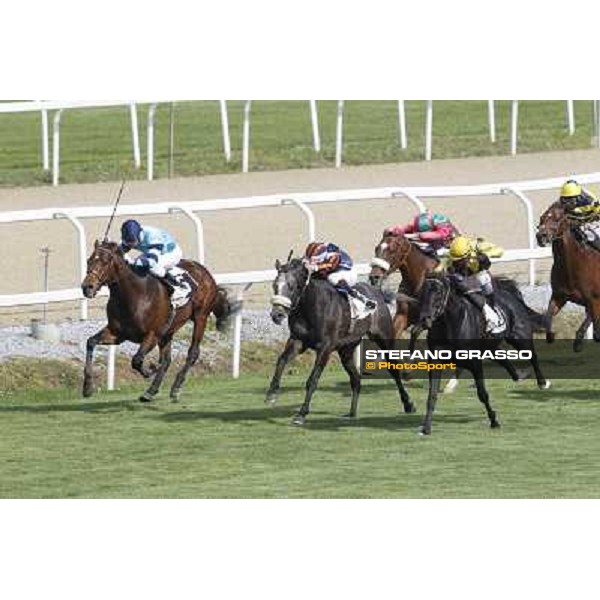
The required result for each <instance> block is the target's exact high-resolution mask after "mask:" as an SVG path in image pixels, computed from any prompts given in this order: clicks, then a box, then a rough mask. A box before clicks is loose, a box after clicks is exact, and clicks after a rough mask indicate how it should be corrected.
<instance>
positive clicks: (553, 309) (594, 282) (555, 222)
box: [536, 202, 600, 352]
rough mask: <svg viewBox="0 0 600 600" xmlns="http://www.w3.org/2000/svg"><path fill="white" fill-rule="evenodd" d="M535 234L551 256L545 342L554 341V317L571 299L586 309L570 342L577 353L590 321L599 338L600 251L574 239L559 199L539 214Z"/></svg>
mask: <svg viewBox="0 0 600 600" xmlns="http://www.w3.org/2000/svg"><path fill="white" fill-rule="evenodd" d="M536 237H537V242H538V245H540V246H546V245H548V244H552V256H553V258H554V261H553V263H552V270H551V272H550V285H551V287H552V296H551V297H550V301H549V303H548V308H547V310H546V318H547V320H548V333H547V334H546V339H547V340H548V342H552V341H553V340H554V333H553V332H552V331H551V324H552V319H553V317H555V316H556V315H557V314H558V313H559V312H560V311H561V309H562V307H563V306H564V305H565V304H566V303H567V302H573V303H574V304H578V305H580V306H583V307H584V308H585V310H586V315H585V318H584V320H583V322H582V324H581V325H580V326H579V328H578V329H577V332H576V333H575V340H574V341H573V350H574V351H575V352H580V351H581V350H582V349H583V338H584V336H585V332H586V330H587V328H588V327H589V325H590V324H591V323H593V324H594V339H595V340H596V341H600V321H599V317H600V254H599V253H598V251H597V250H594V249H593V248H590V247H589V246H586V245H584V244H582V243H581V242H579V241H578V240H577V238H576V237H575V235H574V234H573V232H572V230H571V224H570V223H569V220H568V218H567V215H566V213H565V210H564V208H563V207H562V206H561V204H560V202H555V203H554V204H552V205H550V207H549V208H548V209H547V210H546V211H545V212H544V213H543V214H542V215H541V217H540V222H539V224H538V228H537V234H536Z"/></svg>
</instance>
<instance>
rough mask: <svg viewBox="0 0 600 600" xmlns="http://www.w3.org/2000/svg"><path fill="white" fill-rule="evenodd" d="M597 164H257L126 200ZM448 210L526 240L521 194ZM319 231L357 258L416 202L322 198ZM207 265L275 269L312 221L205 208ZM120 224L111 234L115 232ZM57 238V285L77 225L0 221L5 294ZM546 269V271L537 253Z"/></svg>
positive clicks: (68, 277) (90, 227)
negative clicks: (269, 168) (260, 168)
mask: <svg viewBox="0 0 600 600" xmlns="http://www.w3.org/2000/svg"><path fill="white" fill-rule="evenodd" d="M599 166H600V151H598V150H573V151H568V152H551V153H543V154H524V155H520V156H516V157H482V158H469V159H450V160H436V161H432V162H429V163H425V162H421V163H401V164H393V165H390V164H388V165H373V166H361V167H346V168H342V169H339V170H336V169H311V170H294V171H278V172H256V173H247V174H234V175H215V176H207V177H193V178H181V179H173V180H159V181H155V182H141V181H140V182H130V183H128V185H127V187H126V189H125V192H124V195H123V199H122V202H123V203H139V202H163V201H177V200H181V201H183V200H203V199H209V198H225V197H238V196H249V195H261V194H272V193H279V192H310V191H324V190H332V189H352V188H366V187H383V186H401V185H423V186H426V185H469V184H477V183H494V182H503V181H516V180H525V179H538V178H546V177H560V176H565V177H566V176H568V175H570V174H572V173H582V172H591V171H596V170H598V168H599ZM118 187H119V183H101V184H82V185H62V186H60V187H58V188H52V187H35V188H15V189H0V210H3V211H8V210H22V209H30V208H41V207H57V208H58V207H68V206H80V205H109V204H112V202H113V200H114V198H115V196H116V193H117V190H118ZM555 197H556V193H555V192H543V193H535V194H532V195H531V199H532V200H533V202H534V206H535V213H536V217H537V216H538V215H539V214H540V213H541V212H542V211H543V210H544V208H545V207H546V206H547V205H548V204H549V203H550V202H552V201H553V200H554V199H555ZM427 204H428V206H430V207H431V208H432V209H434V210H440V211H444V212H446V213H447V214H449V216H451V217H452V218H453V220H454V221H455V222H456V223H457V225H458V226H459V227H460V228H461V229H462V230H463V231H465V232H467V233H473V234H475V233H476V234H479V235H483V236H485V237H487V238H489V239H491V240H493V241H494V242H496V243H498V244H500V245H502V246H504V247H505V248H521V247H525V246H526V245H527V232H526V221H525V215H524V212H523V210H522V208H521V206H520V203H519V202H518V200H516V199H515V198H510V197H506V198H501V199H498V198H484V197H481V198H469V199H467V198H465V199H452V198H440V199H436V200H432V201H428V202H427ZM314 212H315V215H316V219H317V234H318V236H319V237H321V238H323V239H325V238H327V239H334V240H336V241H337V242H338V243H340V244H341V245H343V246H345V247H346V248H348V250H349V251H350V252H351V254H352V255H353V256H354V258H355V259H356V260H357V261H360V262H362V261H368V260H369V259H370V258H371V256H372V251H373V247H374V245H375V244H376V243H377V241H378V240H379V236H380V233H381V231H382V230H383V228H384V227H386V226H388V225H390V224H393V223H397V222H405V221H407V220H408V219H409V218H410V216H411V214H412V212H413V209H412V205H411V204H410V203H409V202H407V201H405V200H401V199H397V200H378V201H372V202H361V203H358V202H354V203H336V204H335V205H333V204H329V205H322V206H318V205H317V206H315V207H314ZM144 222H147V223H149V224H157V225H160V226H164V227H166V228H168V229H169V230H170V231H172V232H173V233H174V234H175V235H176V236H177V237H178V238H179V239H180V241H181V244H182V246H183V248H184V251H186V252H187V253H188V254H191V253H192V248H193V237H192V230H191V226H190V224H189V222H188V221H187V219H185V217H183V216H175V215H174V216H170V217H165V218H154V217H148V218H147V219H144ZM203 224H204V228H205V236H206V249H207V265H208V266H209V268H210V269H211V270H213V271H215V272H227V271H242V270H250V269H264V268H269V267H270V266H271V265H272V264H273V261H274V259H275V258H277V257H285V256H286V255H287V253H288V252H289V250H290V249H291V248H294V249H295V250H296V251H297V252H300V251H302V249H303V247H304V241H305V223H304V220H303V217H302V215H300V214H299V213H298V210H297V209H296V208H294V207H281V208H273V209H244V210H239V211H226V212H221V213H215V214H210V215H207V216H206V217H204V216H203ZM118 226H119V223H116V224H115V227H114V229H113V232H112V233H113V235H117V233H118ZM104 227H105V221H104V220H99V219H98V220H96V219H93V220H89V221H86V231H87V233H88V244H92V243H93V240H94V239H95V238H96V237H98V236H101V235H102V234H103V231H104ZM43 246H50V248H51V249H52V254H51V258H50V289H57V288H61V287H72V286H75V285H78V283H79V276H78V272H77V250H76V246H75V236H74V231H73V230H72V228H71V226H70V225H69V224H68V223H66V222H64V221H53V222H44V223H38V224H11V225H5V224H3V225H0V253H1V256H2V261H1V263H0V294H8V293H19V292H30V291H38V290H40V289H41V287H42V259H41V254H40V252H39V249H40V248H41V247H43ZM540 267H541V269H540V275H539V278H540V280H541V281H543V280H544V279H545V278H546V277H547V273H548V270H549V264H548V261H545V262H544V261H542V262H540ZM504 272H509V273H511V274H515V275H522V274H523V273H524V265H520V266H516V265H507V266H506V267H504ZM265 296H266V289H265V286H257V288H256V289H255V290H254V291H253V293H252V294H250V296H249V301H250V302H251V303H252V301H254V303H255V304H258V303H261V302H264V299H265ZM102 307H103V301H102V300H98V301H95V302H94V303H93V307H92V314H93V315H94V314H96V315H98V314H100V312H101V311H102ZM38 315H39V310H38V309H37V308H36V307H30V308H21V309H18V310H4V311H3V312H2V313H0V323H5V324H6V323H10V322H14V321H21V320H23V319H26V318H29V316H38ZM51 315H53V318H58V317H69V316H70V317H73V318H77V317H78V311H77V308H76V305H73V304H70V305H66V304H63V305H60V306H58V305H54V306H53V307H52V310H51Z"/></svg>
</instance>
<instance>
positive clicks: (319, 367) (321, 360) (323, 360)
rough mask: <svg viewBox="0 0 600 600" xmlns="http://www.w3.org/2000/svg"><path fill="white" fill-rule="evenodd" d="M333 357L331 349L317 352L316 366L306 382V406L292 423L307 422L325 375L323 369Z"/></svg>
mask: <svg viewBox="0 0 600 600" xmlns="http://www.w3.org/2000/svg"><path fill="white" fill-rule="evenodd" d="M330 356H331V348H329V347H326V348H323V347H321V348H319V349H318V350H317V356H316V358H315V365H314V367H313V370H312V371H311V373H310V375H309V377H308V379H307V380H306V396H305V397H304V404H302V406H301V407H300V409H299V410H298V412H297V414H296V415H295V417H294V418H293V419H292V423H293V424H294V425H304V423H305V421H306V415H308V413H309V412H310V401H311V398H312V395H313V394H314V392H315V390H316V389H317V384H318V383H319V378H320V377H321V374H322V373H323V369H325V366H326V365H327V362H328V361H329V357H330Z"/></svg>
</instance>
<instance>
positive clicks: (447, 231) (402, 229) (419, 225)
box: [385, 211, 459, 252]
mask: <svg viewBox="0 0 600 600" xmlns="http://www.w3.org/2000/svg"><path fill="white" fill-rule="evenodd" d="M385 233H388V234H391V235H400V234H402V235H405V236H406V237H408V238H409V239H413V240H416V241H418V242H421V243H424V244H429V245H430V246H431V247H432V248H433V250H435V251H436V252H437V251H438V250H440V249H441V248H448V246H449V245H450V243H451V242H452V240H453V239H454V238H455V237H456V236H457V235H459V231H458V229H457V228H456V227H455V226H454V225H453V224H452V222H451V221H450V219H449V218H448V217H447V216H446V215H443V214H441V213H431V212H429V211H426V212H422V213H420V214H418V215H416V216H415V218H414V219H413V220H412V221H411V222H410V223H408V224H407V225H394V226H392V227H388V228H387V229H386V230H385Z"/></svg>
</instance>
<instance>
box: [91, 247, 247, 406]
mask: <svg viewBox="0 0 600 600" xmlns="http://www.w3.org/2000/svg"><path fill="white" fill-rule="evenodd" d="M179 266H180V267H181V268H182V269H185V270H186V271H187V272H188V273H189V274H190V275H191V277H192V278H193V279H194V281H195V282H196V283H197V289H196V290H195V292H194V294H193V296H192V298H191V299H190V300H189V301H188V302H187V303H186V304H185V305H184V306H182V307H180V308H178V309H176V310H175V309H172V308H171V301H170V295H169V291H168V289H167V287H166V285H165V284H164V283H162V282H160V281H159V280H158V279H157V278H156V277H153V276H151V275H141V274H140V273H139V272H137V271H136V270H134V269H133V268H132V267H130V266H129V265H128V264H127V263H126V262H125V259H124V257H123V253H122V251H121V250H120V248H119V246H118V244H116V243H114V242H107V241H105V242H102V243H99V242H98V241H96V243H95V244H94V251H93V252H92V255H91V256H90V258H89V259H88V265H87V275H86V277H85V279H84V280H83V283H82V284H81V289H82V291H83V294H84V296H85V297H86V298H93V297H94V296H95V295H96V294H97V293H98V290H99V289H100V288H101V287H102V286H104V285H108V287H109V289H110V298H109V300H108V304H107V307H106V313H107V316H108V325H106V327H103V328H102V329H101V330H100V331H99V332H98V333H96V335H93V336H92V337H90V338H89V339H88V341H87V353H86V361H85V370H84V379H83V395H84V396H86V397H87V396H91V395H92V393H93V392H94V378H93V364H92V363H93V358H94V349H95V347H96V346H97V345H98V344H108V345H112V344H114V345H118V344H120V343H121V342H124V341H131V342H135V343H137V344H139V345H140V347H139V349H138V351H137V352H136V354H135V355H134V357H133V358H132V360H131V366H132V368H133V369H135V370H136V371H138V372H139V373H141V374H142V375H143V376H144V377H146V378H150V377H152V376H154V379H153V380H152V383H151V385H150V387H149V388H148V389H147V390H146V391H145V392H144V394H143V395H142V396H141V397H140V400H141V401H150V400H152V398H153V397H154V396H155V395H156V394H157V392H158V390H159V387H160V385H161V383H162V380H163V378H164V376H165V373H166V372H167V369H168V368H169V365H170V364H171V341H172V339H173V335H174V334H175V332H176V331H177V330H178V329H180V328H181V327H182V326H183V325H184V324H185V323H186V322H187V321H192V322H193V324H194V330H193V334H192V341H191V343H190V347H189V350H188V354H187V359H186V361H185V364H184V366H183V367H182V368H181V370H180V371H179V372H178V373H177V376H176V378H175V381H174V383H173V386H172V387H171V399H172V400H173V401H176V400H177V399H178V397H179V393H180V390H181V387H182V385H183V382H184V380H185V377H186V375H187V372H188V371H189V369H190V368H191V367H192V365H193V364H194V363H195V362H196V361H197V360H198V356H199V349H198V347H199V345H200V341H201V340H202V336H203V335H204V328H205V326H206V321H207V319H208V316H209V314H210V313H211V312H212V313H214V314H215V316H216V317H217V327H218V328H219V329H220V330H223V329H224V328H225V327H226V324H227V321H228V317H229V316H230V314H231V313H232V312H233V311H234V310H237V308H239V307H234V306H232V304H231V303H230V302H229V300H228V298H227V292H226V291H225V290H223V289H222V288H219V287H217V284H216V283H215V280H214V279H213V277H212V275H211V274H210V273H209V272H208V270H207V269H205V268H204V267H203V266H202V265H200V264H198V263H196V262H193V261H190V260H182V261H181V262H180V263H179ZM157 345H158V348H159V351H160V354H159V364H158V367H156V366H154V365H151V366H150V367H148V368H147V367H145V366H144V358H145V356H146V355H147V354H148V353H149V352H150V351H151V350H152V349H153V348H154V347H155V346H157Z"/></svg>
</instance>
